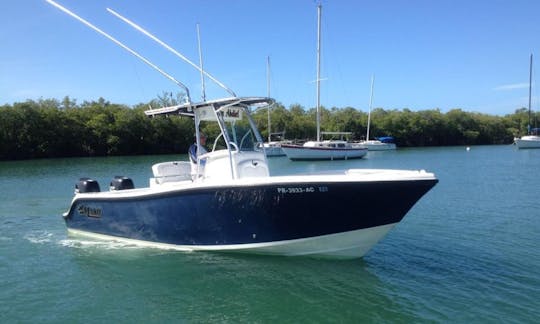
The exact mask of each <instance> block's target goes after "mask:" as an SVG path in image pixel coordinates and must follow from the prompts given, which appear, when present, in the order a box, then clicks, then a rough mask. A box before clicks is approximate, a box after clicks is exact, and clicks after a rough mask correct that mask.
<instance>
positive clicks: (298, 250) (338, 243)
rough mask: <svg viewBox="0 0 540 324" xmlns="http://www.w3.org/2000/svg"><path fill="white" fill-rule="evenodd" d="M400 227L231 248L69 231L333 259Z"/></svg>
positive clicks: (357, 253)
mask: <svg viewBox="0 0 540 324" xmlns="http://www.w3.org/2000/svg"><path fill="white" fill-rule="evenodd" d="M396 224H397V223H394V224H387V225H382V226H376V227H372V228H366V229H360V230H355V231H349V232H343V233H338V234H330V235H322V236H316V237H310V238H303V239H296V240H287V241H278V242H267V243H250V244H231V245H175V244H168V243H158V242H150V241H141V240H135V239H129V238H123V237H117V236H110V235H103V234H97V233H92V232H86V231H81V230H77V229H71V228H68V232H69V233H70V234H72V235H80V236H86V237H90V238H95V239H100V240H113V241H118V242H125V243H128V244H134V245H138V246H143V247H152V248H160V249H167V250H178V251H186V252H191V251H222V252H244V253H256V254H273V255H286V256H299V255H312V256H319V257H332V258H360V257H362V256H363V255H365V254H366V253H367V252H368V251H369V250H370V249H371V247H372V246H373V245H375V244H376V243H377V242H378V241H379V240H381V239H382V238H383V237H384V236H385V235H386V233H388V231H390V230H391V229H392V228H393V227H394V226H395V225H396Z"/></svg>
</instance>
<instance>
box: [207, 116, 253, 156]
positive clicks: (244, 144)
mask: <svg viewBox="0 0 540 324" xmlns="http://www.w3.org/2000/svg"><path fill="white" fill-rule="evenodd" d="M205 108H210V107H205ZM205 108H203V109H198V111H197V114H198V116H199V118H200V120H206V121H213V122H217V123H218V124H219V127H220V129H221V134H220V135H219V136H218V137H217V138H216V141H215V143H214V148H213V150H215V149H224V148H226V147H229V149H230V150H232V151H240V152H243V151H262V150H263V140H262V137H261V136H260V134H259V132H258V130H257V127H256V126H255V123H254V122H253V119H252V118H251V115H250V114H249V112H248V110H247V109H246V108H245V107H241V106H240V107H239V106H234V107H228V108H225V109H219V110H218V111H216V112H215V114H214V113H213V112H214V111H212V113H210V111H208V110H206V109H205ZM227 143H228V145H227Z"/></svg>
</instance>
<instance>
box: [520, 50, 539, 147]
mask: <svg viewBox="0 0 540 324" xmlns="http://www.w3.org/2000/svg"><path fill="white" fill-rule="evenodd" d="M532 66H533V55H532V54H531V60H530V63H529V124H528V125H527V135H525V136H522V137H521V138H517V137H516V138H514V143H515V144H516V145H517V147H518V148H519V149H530V148H540V136H539V135H538V133H539V132H540V128H531V92H532Z"/></svg>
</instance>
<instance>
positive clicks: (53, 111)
mask: <svg viewBox="0 0 540 324" xmlns="http://www.w3.org/2000/svg"><path fill="white" fill-rule="evenodd" d="M180 99H181V98H180V97H179V98H177V99H172V98H170V97H168V96H166V95H164V96H161V97H158V99H156V100H153V101H152V102H150V103H148V104H139V105H136V106H134V107H128V106H125V105H120V104H112V103H110V102H108V101H106V100H104V99H103V98H100V99H99V100H97V101H92V102H86V101H85V102H83V103H82V104H77V102H76V100H72V99H70V98H69V97H65V98H64V99H63V100H62V101H59V100H56V99H45V100H44V99H40V100H38V101H33V100H28V101H26V102H23V103H14V104H13V105H4V106H0V160H14V159H33V158H46V157H73V156H105V155H138V154H165V153H184V152H186V151H187V149H188V147H189V145H190V144H191V143H192V140H193V133H194V128H193V123H192V121H191V120H190V119H188V118H148V117H146V116H145V115H144V113H143V111H144V110H146V109H148V107H149V105H151V106H152V107H160V106H163V105H167V104H174V103H175V102H177V101H178V100H180ZM321 115H322V117H321V123H322V124H321V128H322V129H323V130H325V131H350V132H353V138H352V139H363V138H364V137H365V133H366V126H367V113H365V112H362V111H359V110H357V109H354V108H352V107H347V108H342V109H338V108H331V109H325V108H323V109H322V114H321ZM371 116H372V119H371V136H372V137H378V136H386V135H390V136H394V137H395V138H396V141H397V144H398V146H400V147H405V146H439V145H476V144H509V143H511V142H512V140H513V137H514V136H517V135H522V134H525V133H526V128H527V120H528V115H527V110H526V109H525V108H521V109H518V110H516V111H515V113H514V114H510V115H506V116H503V117H501V116H492V115H487V114H480V113H471V112H465V111H462V110H461V109H453V110H451V111H449V112H447V113H442V112H441V111H440V110H438V109H432V110H422V111H411V110H409V109H403V110H384V109H382V108H378V109H375V110H373V111H372V115H371ZM536 117H537V119H538V118H540V115H539V114H538V113H537V116H536ZM254 118H255V120H256V122H257V124H258V125H259V128H260V130H261V133H262V135H263V137H265V138H266V136H267V134H268V130H267V125H266V120H267V115H266V109H261V110H259V111H257V112H255V113H254ZM271 118H272V130H274V131H286V137H287V139H308V138H313V137H314V136H315V133H316V126H315V109H309V110H306V109H304V108H303V107H302V106H300V105H293V106H291V107H290V108H289V109H286V108H285V107H284V106H282V105H280V104H277V105H275V106H274V107H273V109H272V113H271ZM207 127H208V129H204V131H205V132H206V133H207V134H208V135H210V138H211V137H212V135H213V134H215V133H217V129H213V128H210V127H211V126H210V125H209V126H207Z"/></svg>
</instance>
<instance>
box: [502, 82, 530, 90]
mask: <svg viewBox="0 0 540 324" xmlns="http://www.w3.org/2000/svg"><path fill="white" fill-rule="evenodd" d="M528 87H529V84H528V83H514V84H506V85H502V86H498V87H495V88H493V90H496V91H507V90H515V89H526V88H528Z"/></svg>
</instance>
